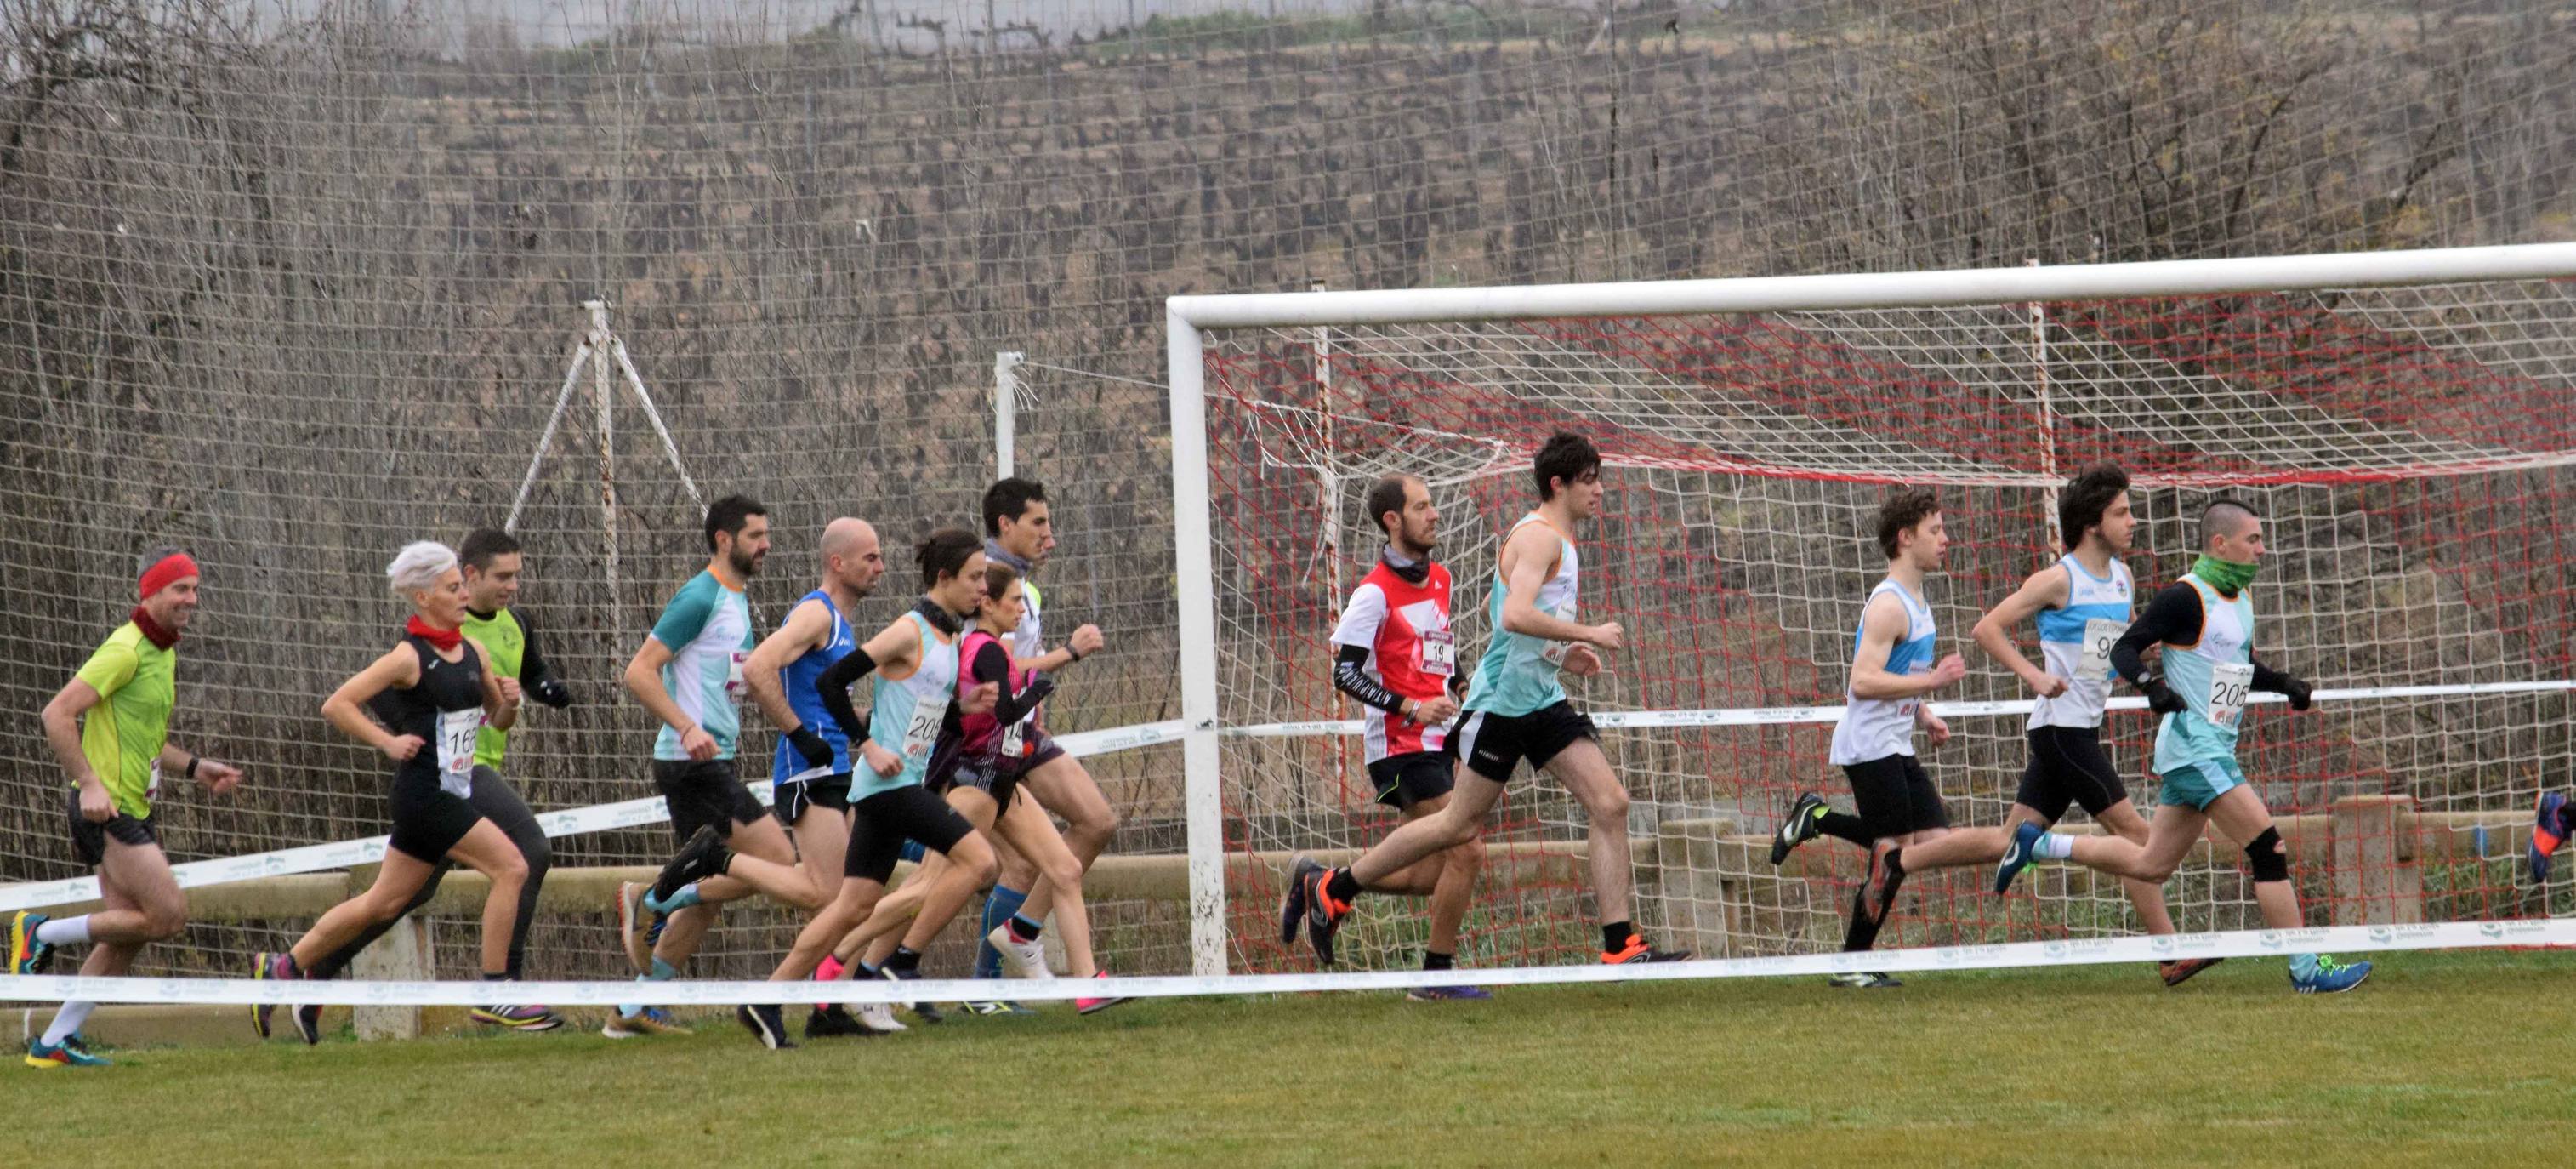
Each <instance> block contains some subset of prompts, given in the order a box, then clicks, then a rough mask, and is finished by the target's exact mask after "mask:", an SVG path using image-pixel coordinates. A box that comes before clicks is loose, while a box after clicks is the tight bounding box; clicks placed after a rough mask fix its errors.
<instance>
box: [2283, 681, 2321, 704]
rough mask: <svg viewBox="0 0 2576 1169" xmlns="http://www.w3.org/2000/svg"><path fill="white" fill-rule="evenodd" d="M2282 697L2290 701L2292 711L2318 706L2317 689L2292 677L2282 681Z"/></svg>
mask: <svg viewBox="0 0 2576 1169" xmlns="http://www.w3.org/2000/svg"><path fill="white" fill-rule="evenodd" d="M2281 696H2282V697H2284V698H2287V699H2289V700H2290V709H2292V710H2306V709H2307V708H2309V707H2311V706H2315V705H2316V704H2317V699H2316V687H2313V686H2310V685H2308V684H2307V683H2305V682H2302V681H2300V680H2298V679H2296V678H2292V677H2287V676H2284V677H2283V678H2282V679H2281Z"/></svg>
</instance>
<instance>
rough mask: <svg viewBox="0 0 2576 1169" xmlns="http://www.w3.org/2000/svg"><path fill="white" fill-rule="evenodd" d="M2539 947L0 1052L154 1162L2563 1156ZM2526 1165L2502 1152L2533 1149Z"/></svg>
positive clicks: (2558, 1083) (13, 1111) (66, 1122)
mask: <svg viewBox="0 0 2576 1169" xmlns="http://www.w3.org/2000/svg"><path fill="white" fill-rule="evenodd" d="M2571 973H2576V956H2569V955H2564V954H2548V953H2529V954H2493V955H2488V954H2462V955H2431V954H2411V955H2410V954H2399V955H2395V956H2392V957H2388V958H2387V959H2386V960H2384V961H2383V962H2382V963H2381V965H2380V969H2379V972H2378V973H2377V974H2375V975H2374V976H2373V977H2372V978H2371V980H2370V982H2369V983H2368V984H2367V985H2365V986H2364V987H2362V988H2361V989H2360V990H2358V991H2355V992H2354V993H2352V994H2348V995H2343V996H2340V997H2332V998H2304V997H2300V996H2296V995H2292V994H2290V993H2289V992H2288V990H2287V988H2286V986H2285V985H2284V983H2285V979H2284V977H2283V974H2282V965H2281V963H2280V962H2279V961H2277V960H2272V961H2255V960H2244V959H2240V960H2237V961H2233V962H2230V963H2228V964H2226V965H2224V966H2221V967H2219V968H2217V969H2216V970H2213V971H2211V972H2209V973H2207V974H2204V975H2202V976H2201V977H2200V978H2199V979H2198V980H2196V981H2194V982H2193V983H2191V984H2189V985H2187V986H2185V987H2183V988H2181V989H2179V990H2174V991H2167V990H2165V989H2164V988H2163V987H2162V986H2161V985H2160V984H2158V983H2157V982H2156V980H2155V978H2154V977H2153V975H2152V974H2151V973H2150V972H2149V971H2147V970H2145V969H2141V968H2136V967H2116V968H2113V967H2101V968H2089V969H2081V970H2072V971H2062V972H2023V973H1949V974H1926V975H1917V976H1910V977H1909V980H1908V985H1907V986H1906V987H1904V988H1903V989H1901V990H1893V991H1877V992H1856V991H1843V990H1833V989H1829V988H1827V987H1825V986H1823V985H1820V984H1819V983H1818V982H1814V981H1806V980H1800V981H1795V982H1786V981H1764V982H1728V983H1713V984H1710V983H1703V984H1674V983H1667V984H1657V985H1650V986H1633V987H1580V988H1562V989H1559V988H1549V989H1535V988H1532V989H1520V990H1513V991H1508V992H1505V995H1504V997H1502V998H1500V999H1498V1000H1496V1001H1495V1002H1492V1003H1488V1004H1483V1005H1475V1004H1421V1003H1407V1002H1404V1001H1402V1000H1401V998H1400V996H1397V995H1394V994H1369V995H1364V996H1354V995H1340V996H1333V997H1329V998H1327V997H1320V996H1303V997H1294V998H1287V999H1270V1000H1262V1001H1234V1000H1191V1001H1164V1002H1139V1003H1131V1004H1128V1005H1127V1006H1124V1007H1121V1008H1118V1009H1117V1010H1115V1011H1112V1012H1109V1013H1107V1014H1103V1015H1099V1016H1095V1017H1093V1018H1090V1019H1079V1018H1076V1017H1075V1016H1073V1015H1072V1014H1071V1013H1070V1011H1069V1010H1066V1009H1063V1008H1053V1009H1050V1010H1049V1012H1048V1013H1047V1014H1046V1015H1045V1016H1044V1017H1042V1018H1037V1019H1021V1020H1000V1019H952V1020H951V1021H950V1022H949V1023H948V1024H947V1025H945V1026H942V1027H937V1028H923V1027H916V1028H915V1030H914V1031H913V1032H912V1033H910V1034H906V1035H901V1036H894V1037H889V1038H880V1039H840V1040H826V1041H821V1042H818V1043H813V1044H808V1045H806V1046H805V1047H803V1048H800V1049H798V1050H795V1051H787V1052H775V1053H773V1052H768V1051H764V1050H761V1049H760V1048H758V1047H757V1046H756V1045H754V1044H753V1043H752V1042H751V1040H750V1038H749V1037H748V1036H746V1035H745V1034H743V1033H742V1031H741V1030H740V1029H738V1028H737V1027H735V1026H734V1025H733V1024H732V1022H731V1021H730V1020H708V1021H706V1022H705V1023H704V1024H703V1025H701V1026H700V1028H699V1030H698V1033H697V1034H695V1035H692V1036H687V1037H669V1038H663V1039H655V1040H627V1041H618V1042H612V1041H610V1040H607V1039H604V1038H601V1037H600V1036H599V1035H598V1033H597V1031H596V1030H595V1029H591V1030H585V1031H575V1030H573V1029H571V1028H567V1029H565V1030H564V1031H559V1032H556V1033H553V1034H549V1035H494V1036H487V1037H476V1038H451V1039H440V1040H427V1041H421V1042H416V1043H383V1044H359V1043H356V1042H351V1041H345V1040H343V1041H336V1042H328V1043H325V1044H324V1045H322V1046H321V1047H319V1048H310V1049H308V1048H304V1047H301V1046H298V1045H294V1044H292V1043H291V1042H278V1043H272V1044H270V1045H269V1046H267V1047H265V1048H258V1049H243V1048H234V1049H200V1050H186V1049H166V1048H165V1049H155V1050H142V1051H124V1052H118V1053H115V1055H116V1057H117V1058H118V1060H119V1065H118V1066H117V1067H114V1068H110V1069H105V1070H101V1071H96V1072H73V1071H59V1072H37V1071H34V1070H29V1069H18V1068H11V1069H8V1073H7V1074H6V1075H0V1082H5V1083H6V1084H7V1085H8V1087H7V1091H6V1092H5V1093H0V1099H5V1100H6V1101H7V1106H6V1108H5V1110H0V1111H5V1113H6V1114H7V1115H8V1116H9V1119H10V1120H11V1122H12V1124H13V1125H14V1133H15V1135H16V1136H17V1138H18V1144H19V1146H20V1147H22V1148H47V1149H60V1150H65V1151H66V1152H67V1154H68V1155H73V1156H86V1155H87V1154H74V1153H69V1151H70V1150H77V1149H82V1148H104V1147H108V1146H96V1145H93V1144H91V1143H90V1142H92V1141H94V1140H99V1139H106V1140H110V1141H112V1142H113V1147H115V1148H120V1149H125V1150H129V1151H140V1150H147V1149H167V1150H170V1151H172V1152H174V1153H175V1152H181V1151H184V1153H185V1158H186V1161H185V1163H187V1164H217V1165H221V1164H235V1163H242V1162H247V1161H251V1160H253V1159H260V1160H266V1161H270V1162H273V1163H279V1164H386V1165H403V1166H419V1165H429V1164H458V1163H469V1162H474V1163H494V1162H498V1161H501V1160H503V1159H505V1158H506V1159H508V1160H509V1161H510V1162H511V1163H514V1164H520V1165H589V1164H609V1163H618V1164H627V1165H659V1164H703V1165H722V1164H762V1165H808V1164H813V1165H823V1164H831V1165H837V1166H849V1165H854V1164H859V1165H873V1164H903V1165H916V1164H919V1165H929V1164H958V1165H990V1164H1028V1165H1133V1164H1172V1165H1206V1164H1217V1163H1221V1164H1225V1165H1228V1166H1246V1165H1274V1164H1275V1165H1328V1166H1348V1165H1418V1164H1457V1165H1525V1164H1570V1163H1610V1164H1640V1163H1643V1164H1710V1163H1736V1162H1742V1163H1755V1162H1759V1163H1763V1164H1770V1165H1779V1166H1784V1167H1788V1166H1799V1165H1807V1164H1815V1163H1864V1162H1867V1163H1875V1164H1886V1165H1927V1164H1928V1165H1943V1164H1961V1163H1976V1164H1996V1165H2011V1164H2032V1165H2065V1164H2088V1163H2089V1164H2100V1163H2112V1162H2120V1163H2131V1164H2157V1165H2179V1164H2185V1163H2203V1164H2211V1165H2244V1164H2285V1163H2286V1164H2338V1165H2342V1164H2442V1165H2447V1166H2454V1167H2456V1166H2467V1165H2490V1164H2493V1165H2508V1164H2516V1163H2564V1159H2565V1157H2566V1155H2567V1154H2566V1146H2565V1140H2566V1138H2568V1137H2569V1136H2571V1135H2576V1127H2571V1126H2570V1117H2571V1116H2576V1059H2571V1054H2576V1045H2571V1043H2570V1042H2569V1040H2568V1035H2569V1033H2570V1030H2571V1025H2572V1024H2576V995H2571V994H2570V991H2571V989H2576V978H2571V977H2570V975H2571ZM2533 1158H2539V1160H2538V1161H2533V1160H2532V1159H2533Z"/></svg>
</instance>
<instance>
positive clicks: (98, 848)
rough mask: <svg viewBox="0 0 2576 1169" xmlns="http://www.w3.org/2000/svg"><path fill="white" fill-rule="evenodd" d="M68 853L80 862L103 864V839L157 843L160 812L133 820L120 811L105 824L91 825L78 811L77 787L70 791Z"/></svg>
mask: <svg viewBox="0 0 2576 1169" xmlns="http://www.w3.org/2000/svg"><path fill="white" fill-rule="evenodd" d="M71 815H72V822H71V823H72V856H74V857H75V858H78V859H79V861H80V863H82V864H84V865H87V866H89V867H90V868H93V869H94V868H97V867H99V866H100V865H103V864H106V863H107V842H108V841H109V840H110V839H111V838H113V839H114V840H115V841H116V842H117V843H118V844H136V845H141V844H159V843H161V830H160V829H159V828H158V827H157V826H156V823H157V822H158V821H159V820H160V818H161V817H160V814H159V813H154V814H153V815H150V816H145V817H144V818H142V819H140V820H137V819H135V818H134V817H132V816H128V815H126V814H125V813H123V812H118V813H117V814H116V815H114V816H112V817H109V818H108V821H107V823H105V824H92V823H90V822H89V820H88V819H87V818H86V817H83V816H82V815H81V813H80V789H79V788H73V789H72V792H71Z"/></svg>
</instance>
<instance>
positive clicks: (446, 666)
mask: <svg viewBox="0 0 2576 1169" xmlns="http://www.w3.org/2000/svg"><path fill="white" fill-rule="evenodd" d="M385 574H386V576H387V577H389V578H390V579H391V581H392V584H393V590H394V592H395V593H396V594H397V595H399V596H404V597H407V598H409V599H410V601H411V603H412V610H413V612H412V617H411V620H410V621H409V622H408V623H407V624H405V626H404V627H403V639H402V641H401V642H400V643H399V644H396V645H395V646H394V647H393V648H392V649H391V650H388V651H386V653H385V654H384V656H382V657H379V658H377V659H376V660H375V662H374V663H373V664H370V665H369V666H368V667H367V668H366V669H364V670H361V671H359V672H358V674H357V676H356V677H353V678H351V679H349V680H348V681H347V682H344V683H342V684H341V686H340V689H339V690H338V691H336V692H335V693H333V694H332V695H331V697H330V698H329V699H327V700H325V701H324V702H323V703H322V714H323V716H324V717H326V718H328V719H330V720H331V723H332V725H334V726H337V727H339V728H340V729H341V730H342V731H343V732H346V733H347V734H348V735H349V737H351V738H353V739H356V740H358V741H360V742H362V743H366V744H368V745H370V746H372V747H374V748H376V749H377V750H379V751H382V752H384V753H385V755H386V757H388V758H390V759H392V760H394V778H393V789H392V793H391V799H390V803H391V805H392V810H393V821H394V823H393V838H392V840H391V841H390V842H389V844H390V847H388V848H387V849H386V851H385V859H384V866H383V867H382V868H381V869H379V870H378V871H377V873H376V883H375V884H374V885H373V886H371V887H369V888H368V889H367V891H366V892H364V893H361V894H359V895H357V896H356V897H352V898H350V899H349V900H347V901H344V902H341V903H340V904H339V905H337V906H335V907H333V908H332V910H331V911H330V912H328V913H325V914H323V915H322V919H321V920H320V921H317V922H315V923H313V928H312V929H311V930H309V931H307V932H306V933H305V935H304V937H303V938H301V939H300V940H298V941H297V942H296V943H295V946H294V948H293V949H291V950H289V951H287V952H285V953H282V954H274V955H272V954H262V955H260V956H259V960H258V963H257V965H256V966H255V968H254V970H253V974H252V976H253V977H255V978H302V977H303V976H304V967H305V965H306V964H308V963H311V962H316V961H319V960H321V959H322V957H323V956H325V955H327V954H330V953H332V952H334V951H336V950H338V949H339V948H340V947H341V946H342V945H345V944H347V943H348V941H349V940H350V939H352V938H355V937H357V936H358V935H359V934H362V933H364V932H366V931H367V930H368V929H369V928H371V927H373V926H376V925H379V924H382V923H384V922H388V921H392V920H393V919H395V918H397V917H400V916H401V915H402V913H403V911H404V909H406V908H407V907H408V906H409V905H410V904H411V899H412V895H413V894H414V893H416V892H418V891H419V890H420V887H421V885H422V884H423V883H425V882H427V881H428V880H429V876H430V873H431V872H432V871H433V870H434V869H435V868H436V867H437V865H438V863H439V862H440V861H442V860H455V861H457V862H459V863H461V864H465V865H467V866H470V867H472V868H473V869H474V870H475V871H476V872H479V873H482V874H483V875H484V876H486V877H489V878H491V881H492V891H491V894H490V896H489V897H488V898H487V899H486V900H485V901H484V903H483V954H482V958H483V963H482V965H483V977H484V978H486V979H488V980H493V981H499V980H501V979H502V978H504V977H506V972H507V970H508V969H509V952H510V931H511V927H512V925H513V924H515V922H516V921H517V918H518V912H519V886H520V885H521V884H522V883H524V882H525V881H526V880H527V876H528V865H527V861H526V860H525V859H524V858H522V857H521V856H520V855H519V848H518V846H517V845H515V844H512V843H511V842H510V838H509V836H508V835H507V834H506V833H504V832H502V831H501V829H500V827H499V826H497V825H495V824H493V823H492V822H491V821H489V820H486V819H484V818H483V815H482V813H480V812H477V811H475V810H474V806H473V805H472V804H469V803H467V802H466V797H467V796H468V795H470V794H472V792H473V782H474V735H475V731H476V730H477V729H478V728H480V727H481V726H482V725H483V724H484V722H485V721H486V720H489V721H490V723H491V725H492V726H493V727H495V728H497V729H500V730H508V729H509V728H510V726H511V724H513V723H515V722H517V721H518V716H519V683H518V680H517V679H514V678H505V677H501V676H500V675H499V674H498V673H497V672H495V671H493V670H490V669H487V668H485V663H487V662H489V661H490V660H491V655H490V654H489V653H487V652H485V650H484V649H483V647H482V646H480V645H478V644H476V643H475V642H474V640H473V639H472V638H469V637H466V636H465V635H464V634H463V633H462V632H460V631H459V629H458V626H459V624H460V623H461V622H462V621H463V620H464V616H465V583H464V577H463V576H462V575H461V574H460V573H459V572H458V569H457V563H456V553H455V552H454V551H453V550H451V549H449V548H448V547H447V546H446V545H444V544H439V543H435V542H432V541H422V542H420V543H416V544H411V545H408V546H406V547H405V548H404V549H403V550H402V552H401V554H400V555H398V556H396V557H395V558H394V562H393V563H392V564H391V565H389V566H387V568H386V570H385ZM370 711H372V712H373V713H374V715H375V720H370V719H369V718H368V717H367V713H368V712H370ZM379 721H381V723H382V724H383V725H381V726H379V725H378V722H379ZM274 1009H275V1008H273V1007H268V1006H259V1007H253V1008H252V1009H251V1022H252V1025H253V1026H254V1027H256V1028H257V1029H258V1031H259V1033H260V1035H261V1036H262V1037H265V1036H267V1034H268V1019H269V1014H270V1012H271V1011H273V1010H274ZM294 1014H295V1018H296V1029H297V1030H298V1031H300V1032H302V1033H303V1037H304V1041H305V1042H307V1043H313V1042H316V1041H317V1040H318V1038H319V1036H318V1035H317V1034H316V1033H315V1030H314V1027H313V1023H312V1021H313V1019H314V1018H315V1015H314V1014H313V1013H312V1012H305V1011H297V1012H295V1013H294Z"/></svg>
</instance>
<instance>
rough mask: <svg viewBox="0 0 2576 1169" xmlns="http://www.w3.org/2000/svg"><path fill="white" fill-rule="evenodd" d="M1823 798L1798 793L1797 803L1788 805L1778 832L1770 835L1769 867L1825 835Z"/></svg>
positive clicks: (1813, 794)
mask: <svg viewBox="0 0 2576 1169" xmlns="http://www.w3.org/2000/svg"><path fill="white" fill-rule="evenodd" d="M1832 810H1833V809H1832V808H1830V807H1828V806H1826V804H1825V798H1824V797H1823V796H1820V795H1817V794H1816V793H1814V792H1800V793H1798V802H1796V803H1794V804H1791V805H1789V814H1788V815H1786V816H1783V817H1781V818H1780V830H1779V831H1777V832H1774V833H1772V834H1771V866H1772V867H1773V868H1778V867H1779V866H1780V862H1782V861H1785V860H1788V859H1789V850H1790V849H1793V848H1796V847H1798V846H1799V845H1801V844H1805V843H1806V842H1808V841H1810V840H1814V839H1815V838H1817V837H1819V836H1822V835H1824V834H1825V829H1824V819H1825V813H1827V812H1830V811H1832Z"/></svg>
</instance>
